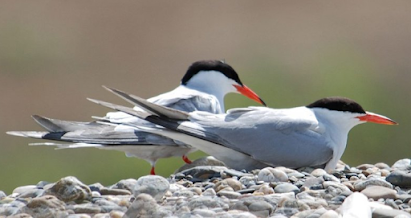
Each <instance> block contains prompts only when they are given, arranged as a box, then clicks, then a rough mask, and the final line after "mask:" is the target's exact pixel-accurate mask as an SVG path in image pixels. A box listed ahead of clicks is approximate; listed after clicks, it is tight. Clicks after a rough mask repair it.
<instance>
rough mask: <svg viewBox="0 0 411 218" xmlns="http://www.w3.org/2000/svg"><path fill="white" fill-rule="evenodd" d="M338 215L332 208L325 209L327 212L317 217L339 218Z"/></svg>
mask: <svg viewBox="0 0 411 218" xmlns="http://www.w3.org/2000/svg"><path fill="white" fill-rule="evenodd" d="M339 217H340V215H338V213H337V212H335V211H334V210H327V212H325V213H323V214H322V215H321V216H320V217H319V218H339Z"/></svg>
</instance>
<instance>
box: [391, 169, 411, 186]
mask: <svg viewBox="0 0 411 218" xmlns="http://www.w3.org/2000/svg"><path fill="white" fill-rule="evenodd" d="M386 180H387V182H389V183H391V184H393V185H397V186H400V187H411V173H409V171H405V172H404V171H394V172H392V173H391V174H389V175H388V176H387V178H386Z"/></svg>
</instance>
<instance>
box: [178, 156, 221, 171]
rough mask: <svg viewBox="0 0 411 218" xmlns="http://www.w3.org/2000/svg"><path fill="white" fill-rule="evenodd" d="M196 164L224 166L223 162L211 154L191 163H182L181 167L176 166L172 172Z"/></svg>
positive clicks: (192, 166)
mask: <svg viewBox="0 0 411 218" xmlns="http://www.w3.org/2000/svg"><path fill="white" fill-rule="evenodd" d="M197 166H224V167H225V164H224V162H222V161H220V160H217V159H216V158H215V157H213V156H207V157H202V158H199V159H197V160H194V161H193V162H192V163H191V164H184V165H183V166H182V167H180V168H178V169H177V170H176V171H174V174H177V173H180V172H182V171H184V170H187V169H190V168H194V167H197Z"/></svg>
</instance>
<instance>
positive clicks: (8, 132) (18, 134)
mask: <svg viewBox="0 0 411 218" xmlns="http://www.w3.org/2000/svg"><path fill="white" fill-rule="evenodd" d="M6 134H7V135H12V136H22V137H24V135H23V134H21V132H19V131H7V132H6Z"/></svg>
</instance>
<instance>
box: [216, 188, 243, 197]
mask: <svg viewBox="0 0 411 218" xmlns="http://www.w3.org/2000/svg"><path fill="white" fill-rule="evenodd" d="M218 195H219V196H224V197H226V198H228V199H237V198H239V197H240V196H241V194H240V193H238V192H232V191H224V190H221V191H219V192H218Z"/></svg>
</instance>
